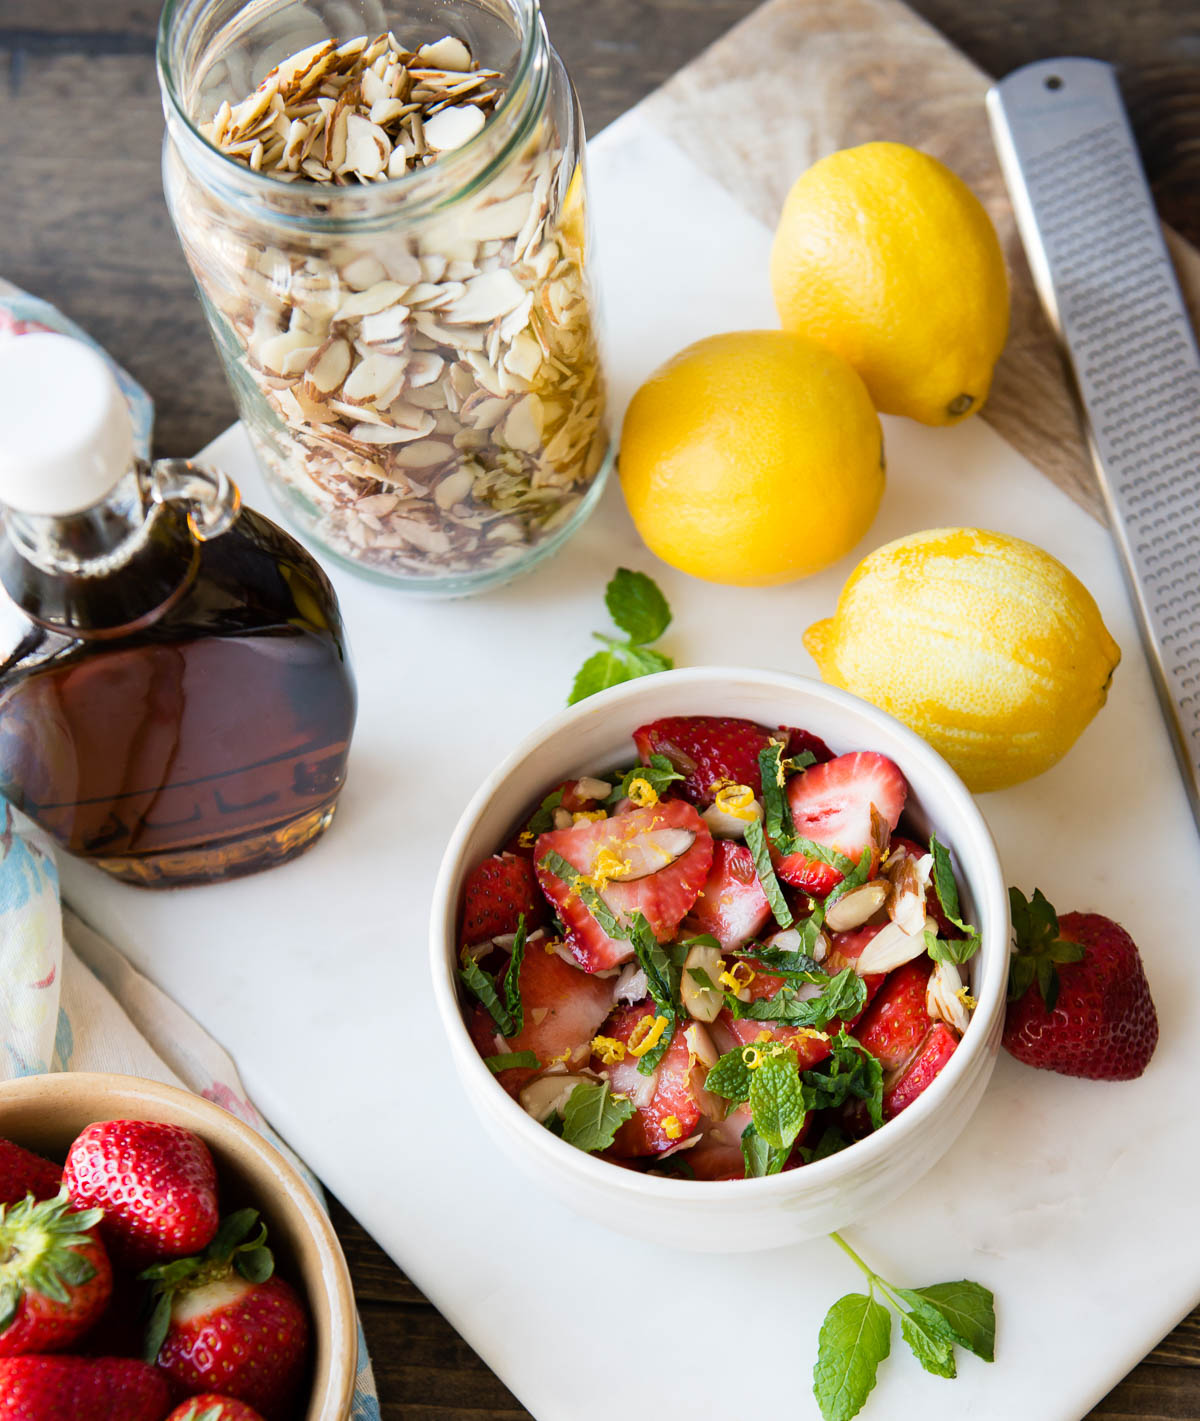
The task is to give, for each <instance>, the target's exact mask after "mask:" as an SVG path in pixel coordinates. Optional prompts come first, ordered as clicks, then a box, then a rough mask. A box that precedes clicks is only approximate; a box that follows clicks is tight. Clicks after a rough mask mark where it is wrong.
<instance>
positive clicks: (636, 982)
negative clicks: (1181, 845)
mask: <svg viewBox="0 0 1200 1421" xmlns="http://www.w3.org/2000/svg"><path fill="white" fill-rule="evenodd" d="M1008 934H1009V914H1008V898H1007V893H1006V890H1005V885H1004V881H1003V877H1002V874H1001V869H1000V865H999V862H998V860H997V856H996V850H995V846H994V844H993V842H992V839H991V836H990V834H989V832H988V829H987V826H986V824H985V823H984V820H983V818H982V816H981V815H980V813H979V810H978V808H977V807H976V805H975V802H974V800H973V799H972V797H971V795H970V793H969V792H968V791H967V789H966V787H965V786H964V785H963V784H962V782H961V780H959V778H958V777H957V775H955V773H954V772H953V771H952V770H951V769H950V767H949V766H948V765H947V764H946V762H945V761H944V760H943V759H942V758H941V757H940V756H939V755H938V754H937V753H936V752H935V751H934V750H933V749H931V748H930V746H929V745H928V744H926V743H925V742H924V741H923V740H921V739H920V738H919V737H917V736H916V735H914V734H913V733H912V732H911V731H909V730H908V729H907V728H906V727H904V726H903V725H901V724H900V723H899V722H898V721H896V720H893V719H892V718H891V717H890V716H888V715H886V714H884V713H883V712H882V711H879V710H878V709H876V708H875V707H874V706H871V705H868V704H867V703H866V702H864V701H860V700H859V699H857V698H856V697H854V696H851V695H848V694H847V693H845V692H842V691H839V690H836V689H834V688H832V687H829V686H825V685H823V684H821V683H819V682H815V681H811V680H808V679H805V678H802V677H795V676H788V675H782V674H775V673H772V672H765V671H747V670H730V669H723V668H698V669H690V670H682V671H669V672H664V673H661V674H658V675H654V676H650V677H646V678H645V679H642V680H637V681H633V682H630V683H628V684H626V685H623V686H618V687H615V688H613V689H612V690H609V691H605V692H602V693H601V694H599V695H595V696H591V697H589V698H588V699H587V700H585V701H583V702H582V703H581V704H579V705H577V706H574V707H572V708H571V709H569V710H567V711H565V712H563V713H562V714H560V715H557V716H555V717H554V718H553V719H551V720H550V721H548V722H547V723H545V724H544V725H542V726H541V727H540V728H539V729H537V730H536V731H535V732H534V733H533V734H532V735H530V736H529V737H528V738H527V739H526V740H525V741H524V742H522V743H521V744H520V745H518V746H517V747H516V749H515V750H514V751H513V752H512V753H511V754H510V755H509V756H508V757H507V758H506V759H505V760H504V761H503V763H502V764H500V765H499V766H498V767H497V768H496V770H495V771H494V772H493V773H492V774H491V775H490V776H489V777H488V779H487V780H486V781H485V782H484V784H483V785H482V786H481V787H480V789H479V791H478V792H477V793H476V795H475V796H474V798H473V799H472V801H471V803H470V804H469V805H468V806H467V808H466V810H465V812H464V813H463V815H462V818H461V819H460V821H459V823H458V826H457V828H456V829H455V831H454V834H453V836H452V837H451V840H450V843H449V845H448V847H447V849H446V852H445V856H444V858H443V861H442V866H441V870H440V874H439V878H438V882H437V886H436V889H435V894H434V903H433V911H432V919H431V950H432V969H433V979H434V990H435V996H436V999H437V1003H438V1010H439V1014H440V1016H441V1019H442V1024H443V1027H444V1029H445V1031H446V1034H447V1038H448V1040H449V1043H450V1046H451V1051H452V1054H453V1059H454V1063H455V1066H456V1069H457V1071H458V1073H459V1076H460V1077H461V1079H462V1082H463V1085H464V1087H465V1089H466V1091H467V1094H468V1097H469V1098H470V1100H471V1102H472V1104H473V1105H474V1107H475V1109H476V1111H477V1113H478V1115H479V1117H480V1119H481V1120H482V1122H483V1124H484V1126H485V1127H486V1129H487V1130H488V1131H489V1133H490V1134H491V1135H492V1136H493V1137H494V1139H495V1140H496V1141H497V1142H498V1143H499V1144H500V1145H501V1147H502V1148H503V1149H504V1150H505V1151H506V1152H507V1153H508V1154H509V1155H511V1156H512V1157H513V1159H514V1160H516V1161H517V1162H518V1164H520V1165H521V1166H522V1167H523V1168H525V1169H526V1170H527V1171H528V1172H530V1173H531V1174H533V1175H534V1176H536V1178H537V1179H539V1180H540V1181H541V1182H542V1183H544V1184H545V1185H546V1186H548V1187H550V1188H552V1189H553V1190H554V1191H555V1192H556V1193H557V1194H558V1195H559V1196H560V1197H561V1198H563V1199H564V1200H565V1201H566V1202H567V1203H568V1204H569V1205H571V1206H572V1207H574V1208H575V1209H576V1210H578V1211H579V1212H581V1213H584V1214H586V1215H589V1216H591V1217H593V1218H596V1219H598V1220H600V1221H601V1222H603V1223H605V1224H607V1225H609V1226H610V1227H613V1228H616V1229H618V1230H621V1231H623V1232H626V1233H630V1234H633V1235H635V1236H638V1237H644V1238H647V1239H651V1240H654V1241H656V1242H661V1243H667V1244H672V1245H674V1246H677V1247H681V1248H687V1249H694V1250H709V1251H738V1250H747V1249H758V1248H770V1247H774V1246H777V1245H779V1244H783V1243H788V1242H793V1241H797V1240H800V1239H804V1238H810V1237H813V1236H815V1235H817V1234H822V1233H829V1232H832V1231H833V1230H835V1229H838V1228H840V1227H842V1226H843V1225H845V1224H848V1223H850V1222H851V1221H853V1220H854V1219H857V1218H860V1217H862V1216H863V1215H865V1214H868V1213H870V1212H872V1211H873V1210H874V1209H876V1208H878V1207H880V1206H881V1205H883V1204H885V1203H887V1202H888V1201H890V1200H892V1199H895V1198H896V1197H898V1196H899V1194H900V1193H902V1192H903V1190H904V1189H906V1188H907V1187H908V1186H909V1185H910V1184H912V1183H913V1182H914V1181H915V1180H916V1179H917V1178H919V1177H920V1175H922V1174H923V1173H925V1172H926V1171H927V1170H928V1169H930V1168H931V1167H932V1166H933V1165H934V1164H935V1163H936V1162H937V1160H938V1159H939V1158H940V1157H941V1155H942V1154H943V1153H944V1152H945V1151H946V1150H948V1149H949V1148H950V1147H951V1146H952V1145H953V1143H954V1141H955V1139H956V1138H957V1137H958V1135H959V1133H960V1132H961V1130H962V1129H963V1127H964V1125H965V1124H966V1122H967V1120H968V1119H969V1118H970V1116H971V1114H972V1112H973V1111H974V1109H975V1107H976V1106H977V1105H978V1103H979V1100H980V1098H981V1097H982V1095H983V1091H984V1089H985V1087H986V1085H987V1082H988V1079H989V1078H990V1076H991V1072H992V1068H993V1065H994V1063H995V1058H996V1054H997V1051H998V1048H999V1045H1000V1037H1001V1031H1002V1028H1003V1024H1004V1001H1005V987H1006V979H1007V972H1008Z"/></svg>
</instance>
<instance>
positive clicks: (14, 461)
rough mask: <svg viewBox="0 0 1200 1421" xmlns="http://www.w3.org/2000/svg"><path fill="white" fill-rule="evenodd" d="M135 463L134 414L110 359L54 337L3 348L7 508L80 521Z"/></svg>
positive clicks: (0, 398) (1, 469)
mask: <svg viewBox="0 0 1200 1421" xmlns="http://www.w3.org/2000/svg"><path fill="white" fill-rule="evenodd" d="M132 463H133V426H132V424H131V422H130V418H129V407H128V406H127V405H126V403H125V396H124V395H123V394H122V393H121V388H120V386H119V385H118V384H117V382H116V380H115V379H114V378H113V373H112V371H111V370H110V369H109V367H108V363H107V361H106V360H105V359H104V357H103V356H102V355H100V354H99V353H98V352H97V351H95V350H93V349H92V347H91V346H90V345H84V344H83V342H82V341H78V340H72V339H71V337H70V336H63V335H54V334H49V333H47V334H41V333H38V334H35V335H23V336H16V337H13V338H9V339H7V340H3V341H0V503H3V504H5V505H7V506H8V507H9V508H13V509H16V510H17V512H19V513H35V514H46V515H49V516H51V517H62V516H64V515H66V514H68V513H80V512H82V511H83V509H85V508H90V507H91V506H92V505H93V504H94V503H99V502H100V500H101V499H103V498H105V497H106V496H107V495H108V494H109V493H110V492H111V491H112V490H113V488H114V487H115V486H116V484H117V482H118V481H119V480H120V478H121V476H122V475H123V474H125V473H126V472H127V471H128V469H129V468H130V466H131V465H132Z"/></svg>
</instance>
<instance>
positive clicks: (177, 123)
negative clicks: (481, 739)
mask: <svg viewBox="0 0 1200 1421" xmlns="http://www.w3.org/2000/svg"><path fill="white" fill-rule="evenodd" d="M354 8H355V7H350V6H347V5H346V4H345V3H344V0H303V3H301V0H251V3H246V0H168V3H167V5H166V8H165V9H164V11H163V18H162V23H161V27H160V32H159V79H160V83H161V85H162V91H163V104H164V109H165V111H166V117H167V138H166V143H165V147H164V158H163V168H164V185H165V187H166V192H167V201H168V204H169V206H170V209H171V215H172V217H173V219H174V222H175V226H176V229H177V231H178V233H179V238H180V241H181V242H182V244H183V248H184V252H185V254H186V256H187V259H188V262H189V263H190V265H191V268H192V272H193V274H194V276H195V278H196V283H197V286H198V287H199V291H200V297H201V301H202V302H203V305H204V308H205V311H206V313H207V315H208V318H209V322H210V324H211V327H212V330H213V333H214V336H215V338H216V342H217V346H218V349H219V350H220V352H221V355H222V357H223V359H224V361H225V365H226V369H227V372H228V375H229V378H230V381H231V383H232V385H233V389H234V393H235V395H236V398H237V401H238V405H239V408H240V411H241V414H242V418H243V419H244V421H245V423H246V425H247V427H248V429H249V431H250V435H251V438H252V440H253V442H254V445H255V448H256V450H257V452H258V455H259V457H260V459H261V461H262V464H263V467H264V469H265V471H266V473H267V477H268V479H269V482H270V484H271V486H272V488H273V490H274V491H275V493H276V495H277V496H278V497H279V499H280V502H281V504H282V505H283V508H284V510H285V512H286V513H287V514H289V515H290V517H291V518H292V520H293V521H294V522H296V523H298V524H299V525H300V527H301V528H302V529H303V530H304V531H305V532H306V533H308V534H309V535H310V536H311V537H313V538H314V539H316V540H317V541H318V542H320V543H321V544H322V545H323V547H324V548H325V549H326V550H327V551H328V552H329V553H331V554H333V555H334V556H335V557H337V558H338V559H341V560H343V561H345V562H347V563H348V564H350V565H351V566H353V567H354V568H355V569H357V570H359V571H365V572H367V573H369V574H372V575H374V576H376V577H377V578H379V579H381V580H386V581H388V582H389V583H391V584H393V585H402V586H404V587H405V588H410V589H414V590H418V591H420V590H425V591H429V592H434V593H440V594H442V595H457V594H462V593H467V592H473V591H477V590H480V589H482V588H484V587H487V586H489V585H492V584H494V583H496V582H500V581H504V580H507V579H508V578H510V577H512V576H513V575H514V574H516V573H517V572H520V571H524V570H525V569H526V568H528V567H530V566H532V565H533V564H534V563H535V562H537V561H538V560H540V559H541V558H543V557H545V556H547V555H548V554H549V553H550V552H552V551H553V550H554V549H555V548H557V547H558V546H559V545H560V544H561V543H562V542H563V541H565V539H566V538H567V537H568V536H569V535H570V533H571V532H572V531H573V530H574V529H575V528H577V527H578V526H579V524H580V523H581V522H582V520H583V519H584V518H585V517H586V515H587V513H588V512H589V510H590V508H591V507H592V505H593V504H594V503H595V501H596V499H597V498H598V496H599V493H600V489H601V485H602V483H603V481H604V475H605V474H606V472H607V470H608V467H609V464H610V463H611V452H610V442H609V436H608V430H607V425H606V420H605V396H604V385H603V379H602V374H601V369H600V361H599V354H598V350H597V342H596V329H595V307H594V295H593V291H592V288H591V283H590V280H589V276H588V266H587V258H588V241H587V221H586V207H585V180H584V169H583V128H582V121H581V118H580V114H579V107H578V103H577V100H576V98H575V93H574V90H573V88H572V87H571V83H570V80H569V78H568V77H567V74H566V71H565V70H564V69H563V67H562V63H561V61H560V60H559V58H558V56H557V55H556V54H555V52H554V50H553V49H552V48H551V46H550V44H549V42H548V40H547V37H546V32H545V28H544V25H543V23H542V19H541V15H540V13H539V10H538V4H537V0H408V3H405V0H371V3H369V4H367V5H366V6H365V13H366V14H367V16H368V18H369V19H370V20H371V22H372V23H373V24H374V25H375V26H377V27H380V28H382V26H385V25H386V26H390V28H389V29H386V30H384V31H383V32H382V33H375V32H372V33H370V34H347V33H345V32H344V31H343V29H342V26H343V24H344V23H345V17H346V15H347V13H351V12H353V10H354Z"/></svg>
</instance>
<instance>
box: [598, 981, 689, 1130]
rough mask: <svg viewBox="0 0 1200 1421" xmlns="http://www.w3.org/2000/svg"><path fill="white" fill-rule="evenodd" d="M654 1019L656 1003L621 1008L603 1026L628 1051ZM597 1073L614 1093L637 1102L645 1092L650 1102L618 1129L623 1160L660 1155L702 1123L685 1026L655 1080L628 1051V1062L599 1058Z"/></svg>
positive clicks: (663, 1059) (675, 1036)
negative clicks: (647, 1022)
mask: <svg viewBox="0 0 1200 1421" xmlns="http://www.w3.org/2000/svg"><path fill="white" fill-rule="evenodd" d="M654 1016H655V1008H654V1005H653V1003H652V1002H640V1003H639V1004H638V1005H637V1006H632V1007H618V1008H617V1010H616V1011H615V1012H613V1014H612V1016H611V1017H609V1019H608V1021H607V1022H606V1023H605V1025H604V1027H603V1033H602V1034H603V1035H605V1036H607V1037H610V1038H611V1039H612V1040H614V1041H619V1042H621V1044H622V1045H623V1046H626V1047H628V1045H629V1041H630V1039H631V1038H632V1036H633V1033H634V1031H635V1030H636V1029H637V1027H638V1024H639V1023H640V1022H642V1021H643V1020H645V1019H646V1018H648V1017H650V1018H652V1017H654ZM592 1068H593V1069H594V1070H596V1071H599V1072H600V1074H601V1075H603V1076H606V1077H607V1078H608V1080H609V1081H610V1082H611V1083H612V1088H613V1090H614V1091H616V1092H618V1093H624V1094H627V1095H628V1096H629V1097H630V1099H632V1100H634V1101H635V1103H636V1102H637V1101H638V1100H639V1099H640V1097H641V1095H642V1094H643V1093H644V1094H646V1095H647V1096H648V1097H649V1098H648V1099H647V1100H645V1101H644V1102H643V1103H641V1104H637V1108H636V1110H635V1112H634V1115H633V1116H632V1118H631V1119H629V1120H626V1121H625V1123H624V1124H623V1125H622V1126H621V1127H620V1128H619V1129H618V1131H617V1134H616V1138H615V1139H614V1141H613V1145H612V1153H613V1154H614V1155H618V1156H624V1157H627V1158H628V1157H637V1156H642V1155H655V1154H661V1153H662V1151H663V1150H669V1149H670V1148H671V1146H672V1145H676V1144H678V1143H679V1141H680V1140H683V1139H686V1138H687V1137H688V1136H689V1135H690V1134H691V1133H692V1131H693V1130H694V1129H695V1128H696V1126H697V1124H698V1123H699V1121H700V1106H699V1104H698V1102H697V1100H696V1095H695V1092H694V1090H693V1088H692V1078H691V1057H690V1053H689V1051H688V1045H687V1037H686V1036H685V1034H684V1030H683V1027H682V1026H680V1027H679V1029H677V1030H676V1032H675V1035H674V1037H673V1038H672V1040H671V1045H670V1046H669V1047H668V1049H667V1052H666V1054H665V1055H664V1056H663V1058H662V1060H661V1061H660V1062H659V1063H658V1066H657V1069H656V1074H655V1076H654V1077H653V1087H652V1089H651V1088H650V1081H651V1078H650V1077H649V1076H644V1075H642V1074H641V1073H640V1072H639V1071H638V1059H637V1057H635V1056H633V1055H631V1054H629V1053H628V1051H627V1052H626V1055H625V1057H624V1059H622V1060H620V1061H615V1062H612V1063H611V1064H608V1065H605V1064H604V1063H603V1062H602V1061H601V1060H600V1058H599V1057H597V1058H595V1059H594V1060H593V1061H592Z"/></svg>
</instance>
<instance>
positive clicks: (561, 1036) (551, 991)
mask: <svg viewBox="0 0 1200 1421" xmlns="http://www.w3.org/2000/svg"><path fill="white" fill-rule="evenodd" d="M518 986H519V988H520V992H521V1003H522V1006H523V1007H524V1014H525V1019H524V1023H523V1025H522V1028H521V1030H520V1031H519V1032H518V1033H517V1035H516V1036H509V1037H504V1036H501V1035H500V1034H499V1031H498V1030H497V1027H496V1023H495V1022H494V1021H493V1020H492V1018H491V1016H490V1014H489V1013H488V1011H487V1008H486V1007H484V1006H482V1005H481V1006H477V1007H476V1008H475V1011H474V1012H473V1013H472V1016H471V1020H470V1031H471V1039H472V1040H473V1041H474V1043H475V1048H476V1050H477V1051H478V1052H479V1054H480V1055H481V1056H501V1055H507V1054H509V1053H510V1052H514V1051H532V1052H533V1054H534V1055H535V1056H536V1057H537V1058H538V1060H539V1061H540V1062H541V1064H542V1065H543V1066H546V1065H548V1064H549V1063H550V1062H551V1061H553V1060H555V1059H556V1058H559V1059H561V1057H562V1053H563V1052H564V1051H570V1052H572V1053H574V1055H575V1057H576V1059H575V1060H574V1061H572V1062H570V1064H574V1065H582V1064H583V1062H584V1061H586V1060H587V1058H588V1056H589V1055H590V1054H591V1047H590V1043H591V1040H592V1037H593V1036H595V1035H596V1033H597V1032H598V1031H599V1030H600V1027H601V1024H602V1023H603V1021H604V1018H605V1017H606V1016H607V1015H608V1014H609V1012H610V1011H611V1010H612V1004H613V983H612V980H611V979H610V978H607V977H590V976H588V974H587V973H586V972H581V971H580V970H579V968H577V967H572V966H570V964H569V963H566V962H564V961H563V960H562V958H561V957H560V956H559V955H558V953H557V952H547V951H546V948H545V944H544V942H543V941H541V940H535V941H534V942H531V943H530V944H529V946H528V947H527V948H526V949H525V957H524V959H523V960H522V962H521V974H520V977H519V978H518ZM536 1074H537V1072H536V1071H534V1070H532V1069H530V1068H527V1067H523V1066H517V1067H513V1068H511V1069H510V1070H507V1071H501V1072H500V1073H499V1075H498V1076H497V1080H499V1082H500V1084H501V1085H502V1086H503V1087H504V1088H505V1090H507V1091H508V1092H509V1094H510V1095H516V1094H517V1092H518V1091H519V1090H520V1089H521V1087H522V1086H524V1085H525V1084H526V1082H527V1081H529V1080H530V1079H532V1077H533V1076H534V1075H536Z"/></svg>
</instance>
